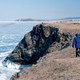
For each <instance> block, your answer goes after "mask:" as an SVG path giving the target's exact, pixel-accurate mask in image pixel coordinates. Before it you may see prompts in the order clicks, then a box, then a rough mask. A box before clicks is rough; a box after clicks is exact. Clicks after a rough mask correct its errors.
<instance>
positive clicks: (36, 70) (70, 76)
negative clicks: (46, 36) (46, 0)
mask: <svg viewBox="0 0 80 80" xmlns="http://www.w3.org/2000/svg"><path fill="white" fill-rule="evenodd" d="M38 26H40V25H38ZM42 26H44V28H46V26H47V27H51V28H54V27H55V28H58V33H57V34H58V40H59V42H57V41H56V40H57V39H56V40H55V41H53V42H52V43H51V44H50V46H49V47H48V48H47V50H48V53H49V54H47V53H46V55H44V56H43V57H41V58H40V59H39V60H38V61H37V64H35V65H32V67H31V68H25V69H23V70H21V71H20V72H19V73H17V74H15V75H14V76H13V77H12V78H11V80H79V79H80V67H79V66H80V58H76V57H75V49H73V48H72V47H71V46H69V45H67V43H68V44H70V45H71V42H72V41H71V40H72V39H73V37H74V34H75V33H76V32H79V33H80V23H79V22H69V21H68V22H67V21H65V22H57V23H52V24H44V25H43V24H42ZM50 39H51V38H50ZM51 40H52V39H51ZM49 41H50V40H49ZM49 41H48V42H49ZM64 46H65V47H64ZM68 46H69V47H68ZM66 47H67V48H66ZM46 52H47V51H46Z"/></svg>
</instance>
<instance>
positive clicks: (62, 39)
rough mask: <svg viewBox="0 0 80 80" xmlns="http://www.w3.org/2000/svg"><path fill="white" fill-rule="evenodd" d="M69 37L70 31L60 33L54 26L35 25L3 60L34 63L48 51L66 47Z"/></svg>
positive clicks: (70, 37) (69, 40) (68, 43)
mask: <svg viewBox="0 0 80 80" xmlns="http://www.w3.org/2000/svg"><path fill="white" fill-rule="evenodd" d="M71 39H72V36H71V34H70V33H60V32H59V29H58V28H56V27H51V26H44V25H43V24H40V25H36V26H35V27H33V30H32V31H31V32H29V33H27V34H25V36H24V38H23V39H22V40H21V41H20V42H19V44H18V45H17V46H16V48H15V49H14V50H13V51H12V53H11V54H10V55H9V56H8V57H7V58H6V59H5V60H4V62H6V61H7V60H10V61H12V62H16V63H20V64H25V63H35V62H36V61H37V60H38V59H39V58H40V57H42V56H44V55H45V54H47V53H49V52H53V51H55V50H61V49H63V48H65V47H68V46H69V45H70V43H71Z"/></svg>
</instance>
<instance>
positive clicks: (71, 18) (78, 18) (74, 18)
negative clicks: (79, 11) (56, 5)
mask: <svg viewBox="0 0 80 80" xmlns="http://www.w3.org/2000/svg"><path fill="white" fill-rule="evenodd" d="M59 20H80V17H67V18H61V19H59Z"/></svg>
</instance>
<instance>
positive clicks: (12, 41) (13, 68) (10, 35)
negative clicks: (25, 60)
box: [0, 22, 40, 80]
mask: <svg viewBox="0 0 80 80" xmlns="http://www.w3.org/2000/svg"><path fill="white" fill-rule="evenodd" d="M39 23H40V22H0V80H10V78H11V76H12V75H13V74H14V73H16V72H19V68H20V67H22V68H23V67H28V66H29V65H16V64H14V63H12V62H10V61H7V63H6V65H7V66H4V65H3V64H2V62H3V60H4V59H5V58H6V56H8V55H9V54H10V53H11V51H12V50H13V49H14V48H15V47H16V45H17V44H18V43H19V41H20V40H21V39H22V38H23V37H24V35H25V34H26V33H28V32H29V31H31V30H32V28H33V26H35V25H36V24H39Z"/></svg>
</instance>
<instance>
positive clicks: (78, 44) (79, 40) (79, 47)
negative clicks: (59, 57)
mask: <svg viewBox="0 0 80 80" xmlns="http://www.w3.org/2000/svg"><path fill="white" fill-rule="evenodd" d="M75 36H76V37H75V38H74V39H73V43H72V47H73V48H74V47H75V48H76V57H77V56H79V54H80V34H78V33H77V34H76V35H75Z"/></svg>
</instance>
